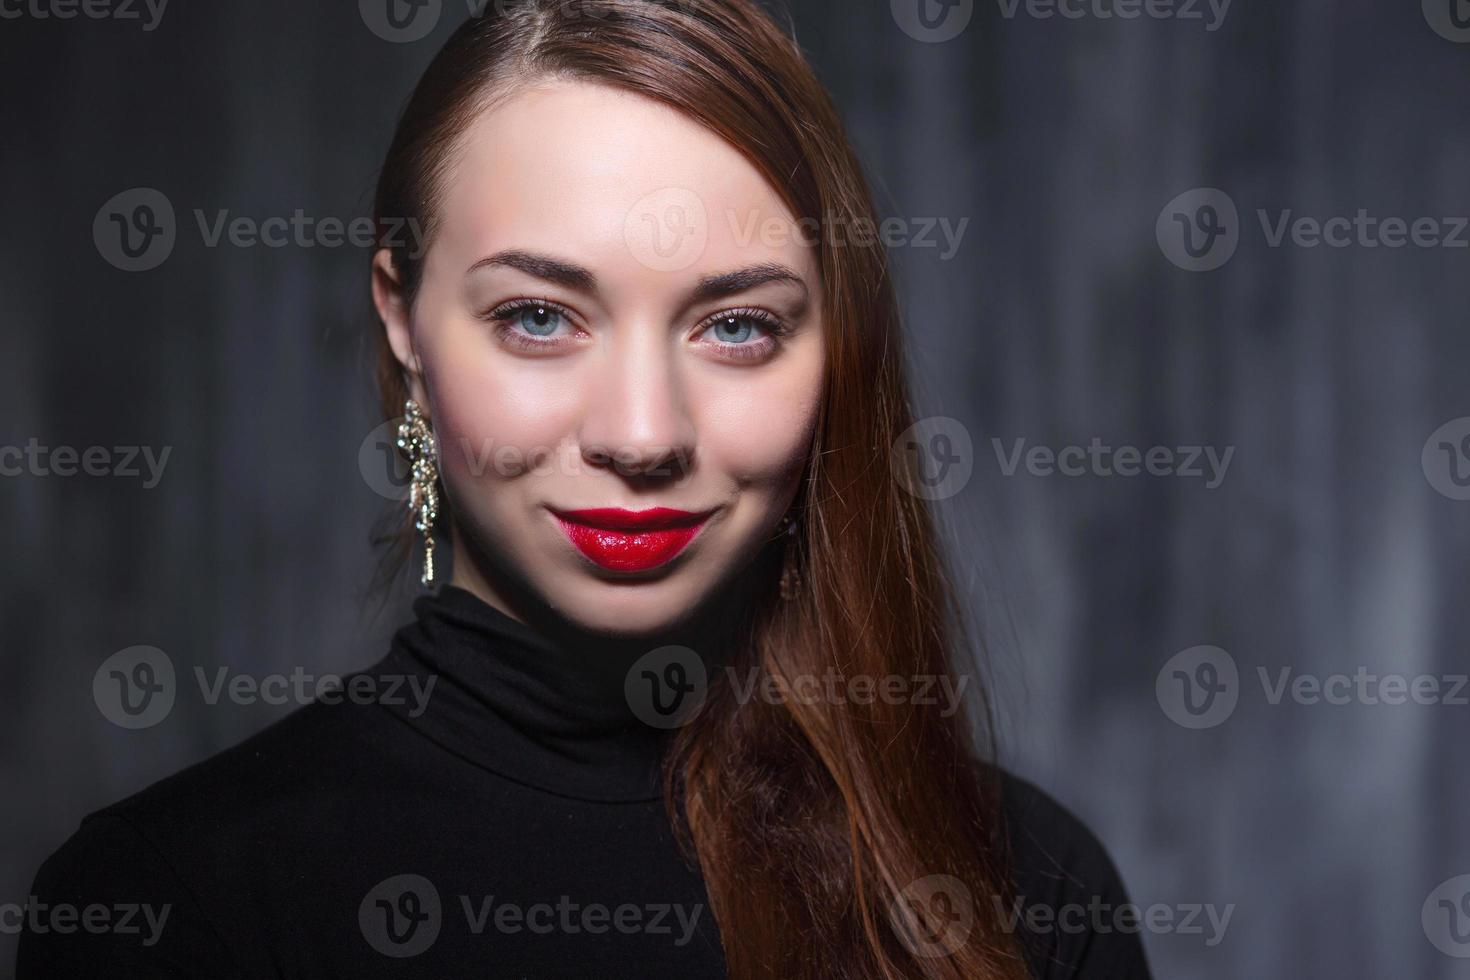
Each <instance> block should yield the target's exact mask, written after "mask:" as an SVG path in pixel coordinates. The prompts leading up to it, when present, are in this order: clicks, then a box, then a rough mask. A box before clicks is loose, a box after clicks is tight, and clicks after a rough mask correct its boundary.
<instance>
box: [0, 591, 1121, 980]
mask: <svg viewBox="0 0 1470 980" xmlns="http://www.w3.org/2000/svg"><path fill="white" fill-rule="evenodd" d="M414 610H415V613H416V614H417V620H416V621H415V622H413V623H411V624H409V625H408V626H405V627H404V628H403V629H401V630H400V631H399V632H398V633H397V634H396V636H395V637H394V640H393V644H392V647H391V649H390V652H389V653H388V655H387V656H386V657H384V658H383V659H382V660H381V661H379V662H378V663H377V664H376V665H374V666H373V667H371V668H370V669H368V670H367V671H365V672H364V675H365V676H366V677H368V678H371V681H366V680H365V681H362V682H359V683H362V684H364V685H371V686H370V687H364V688H363V689H362V690H363V691H364V692H365V693H366V694H367V695H369V696H364V697H360V698H355V699H354V698H342V699H340V700H337V701H336V702H335V703H332V704H327V703H321V702H318V703H315V704H312V705H309V706H307V707H304V708H302V709H300V710H298V711H296V712H294V713H292V714H291V715H289V716H288V717H286V718H285V719H283V720H281V721H279V722H277V723H276V724H274V725H272V726H271V727H269V728H267V729H266V730H264V731H262V732H260V733H259V734H257V735H255V736H253V737H251V738H249V739H247V740H246V741H245V742H243V743H241V744H240V745H238V746H236V747H234V748H232V749H230V750H228V751H226V752H223V753H221V754H219V755H217V756H215V757H213V758H211V759H208V760H206V761H205V762H203V763H200V764H199V765H196V766H193V767H191V768H189V769H187V770H185V771H183V772H181V773H178V774H177V775H175V776H172V777H170V778H168V779H165V780H163V781H161V782H159V783H156V784H155V785H153V786H151V787H149V788H148V789H145V790H143V791H142V792H141V793H138V794H136V795H134V796H132V797H129V798H128V799H125V800H123V801H121V802H119V803H116V804H114V805H112V806H109V807H107V808H105V809H103V810H101V811H99V812H97V813H94V814H91V815H90V816H88V817H87V818H86V819H85V820H83V822H82V825H81V827H80V829H79V830H77V832H76V833H75V834H74V835H73V836H72V838H71V839H70V840H68V841H67V842H66V843H65V844H64V845H63V846H62V847H61V848H60V849H59V850H58V851H57V852H56V853H55V854H53V855H52V856H51V857H50V858H49V859H48V860H47V861H46V862H45V864H44V865H43V866H42V867H41V870H40V872H39V873H38V875H37V877H36V881H35V884H34V886H33V888H32V896H33V897H32V900H31V907H30V908H28V909H27V919H26V923H25V927H24V931H23V933H22V936H21V943H20V953H19V958H18V964H17V966H18V969H17V976H18V977H19V980H87V978H93V977H95V978H103V977H106V978H109V980H125V978H144V977H146V978H154V977H171V978H172V977H177V978H190V980H196V978H197V980H205V978H207V980H235V978H239V980H247V978H248V980H257V978H267V977H278V978H301V980H307V978H310V980H326V978H336V977H342V978H352V980H367V978H371V977H424V978H434V980H452V978H460V977H475V978H495V980H499V978H531V980H537V978H547V977H594V976H596V977H606V978H609V980H614V978H624V977H628V978H663V977H668V978H679V980H703V978H711V977H723V976H724V975H725V970H724V957H723V953H722V950H721V941H722V938H723V941H724V942H727V943H732V942H739V941H740V937H739V936H725V937H721V935H720V933H719V930H718V927H717V925H716V923H715V922H714V920H713V917H712V916H711V914H710V910H709V906H708V899H707V896H706V894H705V891H704V887H703V884H702V882H701V880H700V876H699V873H698V871H697V870H696V869H694V868H693V867H691V866H690V864H689V863H688V862H687V861H686V860H685V858H684V857H683V856H682V855H681V853H680V851H679V849H678V848H677V846H676V843H675V840H674V836H673V832H672V830H671V827H670V824H669V820H668V817H667V814H666V811H665V807H664V803H663V801H662V798H661V792H660V791H661V787H660V784H659V783H660V780H659V763H660V757H661V752H662V750H663V747H664V745H665V743H666V738H667V736H666V733H664V732H662V731H660V730H659V729H656V728H652V727H648V726H645V725H643V724H641V723H640V722H638V721H637V719H636V718H635V717H633V715H632V713H631V712H630V709H629V708H628V706H627V703H626V701H625V699H624V697H623V687H622V669H623V665H612V666H611V667H602V668H599V667H598V666H597V665H596V664H589V663H588V662H587V659H588V658H585V657H583V658H574V657H573V656H571V655H570V654H569V653H568V652H567V651H566V650H564V649H561V648H559V647H558V646H557V645H556V644H554V643H551V642H549V641H548V640H547V639H546V638H545V637H544V636H542V635H540V634H538V633H537V632H535V631H534V630H533V629H531V628H530V627H528V626H526V625H524V624H521V623H518V622H516V621H515V620H513V619H511V618H510V617H509V616H506V615H505V614H503V613H501V612H500V611H498V610H496V609H495V608H493V607H491V606H489V605H487V604H486V603H484V602H482V601H481V600H479V599H478V598H476V597H475V596H473V595H472V594H470V593H469V592H466V591H464V590H462V589H458V588H455V587H453V586H447V587H445V588H443V589H441V590H440V591H439V592H438V594H436V595H433V596H425V597H423V598H421V599H419V600H418V601H417V602H416V604H415V606H414ZM352 683H353V682H352V681H351V680H350V679H349V680H348V686H347V691H348V692H350V691H351V690H352ZM392 685H396V687H394V688H393V689H391V690H390V686H392ZM431 685H432V686H431ZM416 691H418V692H423V691H427V692H428V697H427V698H422V697H419V696H418V695H417V694H416V693H415V692H416ZM1003 785H1004V794H1005V802H1006V806H1005V809H1006V814H1007V823H1008V829H1009V835H1010V842H1011V848H1012V850H1013V852H1014V853H1013V862H1014V866H1015V872H1014V877H1015V885H1016V893H1017V895H1018V896H1020V897H1021V898H1022V899H1023V901H1024V906H1023V909H1025V910H1028V911H1029V910H1030V909H1031V908H1032V907H1036V908H1039V909H1041V910H1042V912H1041V915H1042V916H1043V917H1042V918H1041V919H1028V917H1027V916H1026V915H1025V914H1023V916H1022V918H1021V919H1020V920H1019V924H1018V926H1017V928H1018V930H1019V931H1020V934H1021V936H1022V938H1023V940H1024V941H1025V944H1026V950H1027V955H1028V959H1029V961H1030V964H1031V967H1032V972H1033V973H1034V974H1035V975H1037V976H1038V977H1044V978H1061V977H1075V978H1087V980H1132V978H1138V977H1147V975H1148V973H1147V969H1146V967H1145V965H1144V959H1143V952H1142V947H1141V944H1140V943H1139V939H1138V935H1137V934H1136V932H1130V931H1122V930H1118V929H1111V928H1103V929H1098V928H1093V927H1091V926H1090V925H1088V924H1087V923H1088V922H1092V921H1097V917H1096V916H1092V917H1086V916H1084V915H1082V914H1081V913H1074V917H1073V918H1069V919H1068V922H1069V923H1070V922H1083V923H1084V927H1083V928H1080V929H1078V928H1072V927H1069V928H1066V929H1063V928H1058V927H1055V926H1051V927H1047V926H1046V925H1044V923H1045V922H1046V921H1047V920H1046V918H1045V916H1047V915H1048V914H1055V910H1058V909H1062V908H1063V907H1065V906H1080V907H1081V908H1082V909H1086V908H1087V907H1088V903H1089V902H1092V903H1093V904H1094V905H1102V906H1106V907H1110V908H1111V909H1117V908H1118V907H1119V906H1121V905H1123V904H1125V903H1126V902H1127V898H1126V896H1125V895H1124V892H1123V888H1122V886H1121V884H1120V883H1119V881H1118V877H1117V873H1116V871H1115V870H1114V868H1113V866H1112V864H1111V862H1110V861H1109V859H1108V857H1107V854H1106V853H1105V852H1104V850H1103V849H1102V847H1101V846H1100V845H1099V844H1098V842H1097V841H1096V839H1095V838H1094V837H1093V836H1092V835H1091V834H1090V833H1088V831H1087V830H1086V828H1084V827H1083V826H1082V825H1081V824H1080V823H1078V822H1077V820H1076V819H1075V818H1074V817H1072V816H1071V815H1070V814H1068V813H1067V812H1066V811H1065V810H1063V809H1062V808H1061V807H1060V806H1058V805H1057V804H1056V803H1055V802H1054V801H1052V800H1051V799H1050V798H1049V797H1047V796H1045V795H1044V794H1043V793H1041V792H1040V791H1039V790H1037V789H1036V788H1035V787H1033V786H1031V785H1029V784H1027V783H1025V782H1022V781H1020V780H1017V779H1014V778H1012V777H1005V779H1004V783H1003ZM977 901H979V899H977ZM89 906H94V907H95V906H102V907H105V908H106V909H107V910H108V913H107V914H108V920H107V921H109V922H111V923H112V926H111V927H109V928H86V927H85V925H84V924H85V923H86V922H87V921H88V920H87V916H88V914H89V913H88V911H87V908H88V907H89ZM1008 908H1009V907H1008ZM128 909H132V910H133V911H132V912H131V914H129V913H128V911H127V910H128ZM1048 910H1051V911H1050V912H1048ZM986 911H989V909H986ZM91 914H93V915H97V916H99V918H98V920H97V921H98V922H100V921H101V919H100V916H101V913H100V912H93V913H91ZM124 916H127V922H126V924H125V923H124ZM1028 921H1033V922H1037V921H1039V922H1042V923H1043V925H1042V926H1041V927H1040V928H1038V929H1035V930H1029V929H1028V926H1027V922H1028ZM1106 921H1113V920H1112V919H1108V920H1106ZM804 941H805V940H804V939H803V937H801V936H799V935H793V936H792V937H791V942H792V943H801V942H804Z"/></svg>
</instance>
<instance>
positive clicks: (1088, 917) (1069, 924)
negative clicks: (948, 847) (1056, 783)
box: [995, 770, 1149, 980]
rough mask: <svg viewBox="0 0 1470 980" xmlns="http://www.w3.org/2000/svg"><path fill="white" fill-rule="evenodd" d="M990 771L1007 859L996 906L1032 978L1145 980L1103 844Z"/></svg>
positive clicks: (1033, 789)
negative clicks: (1003, 891)
mask: <svg viewBox="0 0 1470 980" xmlns="http://www.w3.org/2000/svg"><path fill="white" fill-rule="evenodd" d="M995 772H996V773H997V774H998V779H996V780H995V781H996V783H997V788H998V792H999V794H1000V798H1001V812H1002V815H1003V819H1004V823H1005V829H1006V833H1005V843H1006V846H1007V850H1008V852H1009V854H1008V857H1009V860H1008V862H1007V864H1008V867H1009V880H1008V882H1007V884H1008V885H1009V888H1010V894H1009V895H1007V896H1005V897H1004V899H1003V900H1002V901H1001V902H1000V907H1001V911H1002V917H1003V919H1004V921H1005V924H1006V925H1007V927H1008V928H1011V929H1013V930H1014V931H1015V932H1016V934H1017V935H1018V936H1019V937H1020V938H1021V941H1022V945H1023V947H1024V948H1025V951H1026V953H1027V956H1028V960H1029V962H1030V964H1031V967H1032V972H1033V973H1034V974H1035V975H1036V976H1038V977H1043V978H1047V980H1050V978H1063V977H1066V978H1076V980H1091V978H1104V977H1106V978H1108V980H1135V978H1147V977H1148V976H1149V972H1148V966H1147V961H1146V960H1145V958H1144V953H1143V944H1142V941H1141V938H1140V935H1139V933H1140V928H1139V922H1138V916H1137V909H1136V907H1135V906H1133V905H1132V904H1131V903H1130V901H1129V898H1128V891H1127V888H1126V887H1125V885H1124V881H1123V877H1122V875H1120V874H1119V872H1118V867H1117V865H1116V864H1115V863H1114V861H1113V859H1112V856H1111V855H1110V854H1109V852H1108V850H1107V848H1106V847H1105V846H1104V845H1103V843H1102V841H1101V840H1099V839H1098V837H1097V835H1096V834H1095V833H1094V832H1093V831H1092V830H1091V829H1090V828H1089V827H1088V826H1087V825H1086V824H1085V823H1083V822H1082V820H1080V819H1079V818H1078V817H1077V815H1076V814H1075V813H1073V812H1072V811H1071V810H1069V809H1067V808H1066V807H1065V806H1063V805H1062V804H1061V803H1059V802H1057V800H1056V799H1054V798H1053V797H1052V796H1051V795H1049V794H1048V793H1046V792H1045V791H1044V790H1042V789H1041V788H1040V787H1038V786H1036V785H1035V784H1034V783H1031V782H1029V781H1027V780H1025V779H1022V778H1021V777H1019V776H1016V775H1014V774H1012V773H1009V772H1006V771H1005V770H995Z"/></svg>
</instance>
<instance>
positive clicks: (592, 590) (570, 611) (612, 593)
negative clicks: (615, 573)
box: [553, 579, 698, 639]
mask: <svg viewBox="0 0 1470 980" xmlns="http://www.w3.org/2000/svg"><path fill="white" fill-rule="evenodd" d="M559 599H560V601H558V602H555V603H554V604H553V605H554V607H555V609H556V611H557V613H558V614H559V615H561V616H562V617H563V618H564V619H566V620H567V622H569V623H571V624H572V625H574V626H576V627H577V628H578V629H581V630H585V631H586V632H589V633H597V634H601V635H604V636H616V637H621V638H625V639H637V638H639V637H644V636H647V637H650V638H651V637H656V636H659V635H661V634H665V633H667V632H668V631H669V630H671V629H673V628H675V627H677V626H678V625H680V624H681V623H683V622H684V621H685V620H687V619H688V618H689V616H690V614H691V613H692V612H693V611H694V608H695V606H697V605H698V601H697V597H695V596H694V595H693V594H692V593H691V591H690V590H689V589H688V588H686V587H685V586H684V585H683V583H675V582H674V581H672V580H664V581H650V580H634V579H626V580H623V581H613V582H609V581H588V582H584V583H579V584H578V585H577V586H576V587H574V588H570V589H568V588H563V589H561V590H560V596H559Z"/></svg>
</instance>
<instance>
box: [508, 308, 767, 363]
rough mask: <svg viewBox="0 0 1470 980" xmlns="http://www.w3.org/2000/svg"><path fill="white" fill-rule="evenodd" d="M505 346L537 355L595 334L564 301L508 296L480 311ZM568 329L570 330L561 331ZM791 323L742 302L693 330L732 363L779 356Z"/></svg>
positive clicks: (700, 342) (713, 351) (702, 342)
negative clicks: (777, 354) (578, 323)
mask: <svg viewBox="0 0 1470 980" xmlns="http://www.w3.org/2000/svg"><path fill="white" fill-rule="evenodd" d="M479 318H480V319H482V320H484V321H486V322H488V323H490V324H491V325H492V326H493V327H494V330H495V335H496V338H497V339H498V340H499V341H500V342H501V343H503V344H504V345H505V346H507V347H509V348H511V349H513V350H519V351H527V352H532V353H548V354H549V353H556V352H558V351H562V350H567V349H570V348H573V347H576V346H579V345H580V344H581V343H583V342H584V341H585V340H586V339H587V338H588V337H590V334H588V332H587V331H586V330H583V329H582V328H581V327H579V326H578V325H577V323H576V319H577V318H576V314H574V313H572V311H571V310H569V309H567V308H566V307H565V306H562V305H561V304H560V303H556V302H553V301H551V300H547V299H535V298H529V297H523V298H519V299H512V300H507V301H506V302H504V303H500V304H499V305H497V306H495V307H492V308H491V309H490V310H487V311H486V312H484V313H482V314H480V315H479ZM562 328H565V332H563V331H562ZM791 331H792V327H791V325H790V324H788V323H786V321H784V320H783V319H782V318H781V317H779V316H777V315H776V314H774V313H772V312H771V311H770V310H766V309H762V308H760V307H755V306H742V307H736V308H732V309H728V310H720V311H719V312H717V313H714V314H711V315H710V316H707V317H705V318H704V319H702V320H700V321H699V322H698V323H697V324H696V325H695V326H694V328H693V330H692V331H691V335H692V337H694V338H696V339H695V345H696V346H698V347H701V348H704V349H706V350H708V351H710V352H711V354H712V356H715V357H718V358H720V359H723V360H729V361H744V362H750V361H760V360H765V359H767V358H769V357H771V356H772V355H774V354H775V353H776V352H777V351H778V350H779V349H780V347H781V346H782V344H783V343H784V340H785V338H786V337H787V336H788V335H789V334H790V333H791Z"/></svg>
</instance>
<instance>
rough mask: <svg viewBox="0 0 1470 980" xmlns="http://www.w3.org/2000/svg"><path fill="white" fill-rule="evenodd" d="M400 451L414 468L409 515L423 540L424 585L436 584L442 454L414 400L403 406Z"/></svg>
mask: <svg viewBox="0 0 1470 980" xmlns="http://www.w3.org/2000/svg"><path fill="white" fill-rule="evenodd" d="M398 448H399V449H401V450H403V454H404V455H405V456H407V457H408V461H409V462H410V463H411V464H413V477H412V480H411V481H410V483H409V488H408V511H409V513H411V514H412V515H413V526H414V530H416V531H418V532H419V533H420V534H422V535H423V536H424V574H423V576H422V577H421V578H420V579H419V581H420V582H422V583H423V584H424V585H433V584H434V522H435V521H437V520H438V519H439V488H438V480H439V466H438V460H439V453H438V450H437V448H436V447H435V445H434V432H433V430H432V429H430V428H429V420H428V419H426V418H424V414H423V412H421V411H420V410H419V403H418V402H416V401H414V400H413V399H412V398H410V399H408V400H407V401H405V402H404V403H403V421H402V422H401V423H400V424H399V426H398Z"/></svg>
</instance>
